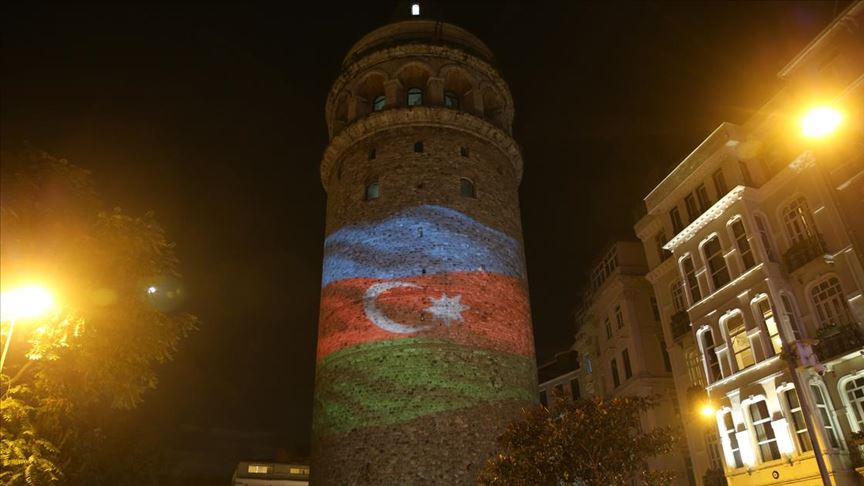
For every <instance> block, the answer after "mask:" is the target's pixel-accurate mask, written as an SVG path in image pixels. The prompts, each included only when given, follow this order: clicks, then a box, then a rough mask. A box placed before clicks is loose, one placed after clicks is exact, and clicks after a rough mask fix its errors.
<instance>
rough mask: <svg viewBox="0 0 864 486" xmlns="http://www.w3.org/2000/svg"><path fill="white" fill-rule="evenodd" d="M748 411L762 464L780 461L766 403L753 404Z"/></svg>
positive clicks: (761, 401)
mask: <svg viewBox="0 0 864 486" xmlns="http://www.w3.org/2000/svg"><path fill="white" fill-rule="evenodd" d="M748 409H749V411H750V423H752V424H753V431H754V432H755V433H756V442H757V444H758V445H759V455H760V456H761V457H762V462H768V461H774V460H777V459H780V448H779V447H778V446H777V437H776V436H775V435H774V427H772V426H771V414H770V413H769V412H768V403H767V402H766V401H765V400H759V401H758V402H753V403H751V404H750V406H749V407H748Z"/></svg>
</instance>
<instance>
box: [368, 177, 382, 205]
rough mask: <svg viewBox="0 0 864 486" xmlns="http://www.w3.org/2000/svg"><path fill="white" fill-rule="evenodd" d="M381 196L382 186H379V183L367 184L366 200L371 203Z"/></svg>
mask: <svg viewBox="0 0 864 486" xmlns="http://www.w3.org/2000/svg"><path fill="white" fill-rule="evenodd" d="M380 195H381V186H380V185H379V184H378V181H373V182H370V183H368V184H366V200H367V201H371V200H373V199H378V197H379V196H380Z"/></svg>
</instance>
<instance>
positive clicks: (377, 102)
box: [372, 94, 387, 111]
mask: <svg viewBox="0 0 864 486" xmlns="http://www.w3.org/2000/svg"><path fill="white" fill-rule="evenodd" d="M385 106H387V97H386V96H384V95H383V94H382V95H378V96H376V97H375V99H374V100H373V101H372V111H381V110H383V109H384V107H385Z"/></svg>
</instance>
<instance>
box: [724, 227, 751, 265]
mask: <svg viewBox="0 0 864 486" xmlns="http://www.w3.org/2000/svg"><path fill="white" fill-rule="evenodd" d="M729 229H730V231H732V239H733V240H734V241H735V246H736V247H737V248H738V255H739V256H740V257H741V265H742V268H744V270H749V269H750V268H753V265H755V264H756V259H755V258H753V249H752V248H750V242H749V241H747V231H746V230H745V229H744V221H742V220H741V218H737V219H735V221H732V223H730V224H729Z"/></svg>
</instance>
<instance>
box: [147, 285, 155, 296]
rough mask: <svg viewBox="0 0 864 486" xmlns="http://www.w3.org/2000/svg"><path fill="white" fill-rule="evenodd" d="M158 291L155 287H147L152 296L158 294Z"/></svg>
mask: <svg viewBox="0 0 864 486" xmlns="http://www.w3.org/2000/svg"><path fill="white" fill-rule="evenodd" d="M156 290H157V289H156V287H154V286H152V285H151V286H149V287H147V293H148V294H150V295H153V294H155V293H156Z"/></svg>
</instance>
